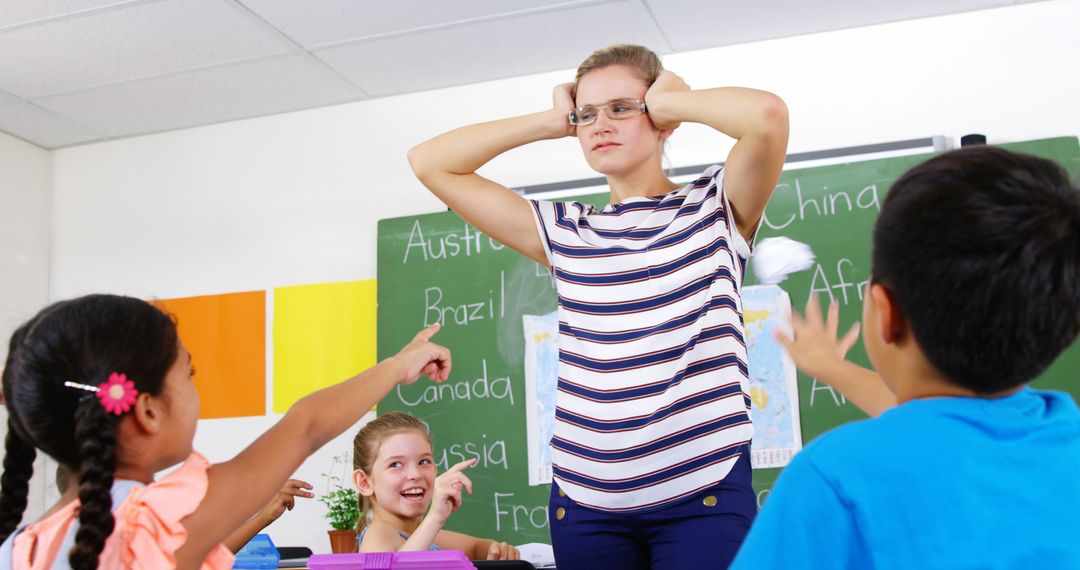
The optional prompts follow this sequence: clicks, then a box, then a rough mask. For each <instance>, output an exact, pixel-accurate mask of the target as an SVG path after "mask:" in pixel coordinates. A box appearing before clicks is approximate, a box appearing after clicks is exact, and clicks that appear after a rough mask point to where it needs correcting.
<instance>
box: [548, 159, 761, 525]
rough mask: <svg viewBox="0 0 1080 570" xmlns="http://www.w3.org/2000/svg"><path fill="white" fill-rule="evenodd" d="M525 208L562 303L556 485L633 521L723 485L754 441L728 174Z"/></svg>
mask: <svg viewBox="0 0 1080 570" xmlns="http://www.w3.org/2000/svg"><path fill="white" fill-rule="evenodd" d="M530 203H531V205H532V207H533V212H534V216H535V219H536V223H537V228H538V230H539V232H540V236H541V241H543V242H544V248H545V250H546V253H547V258H548V261H549V263H550V264H551V267H552V272H553V275H554V278H555V283H556V291H557V293H558V304H559V307H558V316H559V368H558V370H559V380H558V394H557V396H556V411H555V429H554V433H553V437H552V440H551V447H552V464H553V465H552V469H553V476H554V479H555V480H556V482H557V483H558V484H559V487H560V488H561V489H562V490H564V491H565V492H566V493H567V495H569V496H570V498H571V499H573V500H574V501H576V502H578V503H579V504H582V505H585V506H589V507H593V508H597V509H603V510H610V511H631V510H640V509H648V508H652V507H657V506H661V505H664V504H667V503H671V502H674V501H676V500H678V499H680V498H682V497H685V496H687V495H691V494H693V493H695V492H697V491H699V490H702V489H705V488H708V487H710V486H713V485H715V484H716V483H718V482H719V481H721V480H723V479H724V477H725V476H727V474H728V472H729V471H730V470H731V468H732V466H733V465H734V464H735V461H736V460H737V459H738V457H739V456H740V454H742V453H747V452H749V449H748V448H749V441H750V439H751V437H752V436H753V426H752V425H751V424H750V418H749V413H750V399H749V396H748V395H747V394H748V389H747V364H746V362H747V359H746V347H745V344H744V341H743V324H742V303H741V301H740V298H739V287H740V283H741V282H742V272H743V269H744V268H745V265H746V260H747V258H748V257H749V256H750V247H749V245H748V244H747V243H746V241H745V240H744V239H743V238H742V236H741V235H740V234H739V232H738V230H737V229H735V226H734V223H733V221H732V218H731V216H730V215H729V213H730V207H729V206H728V204H727V199H726V196H725V195H724V193H723V170H722V169H721V168H720V167H719V166H712V167H710V168H708V169H707V170H705V172H703V173H702V174H701V176H700V177H698V179H697V180H695V181H693V182H691V183H690V184H688V185H686V186H684V187H682V188H679V189H677V190H674V191H672V192H671V193H669V194H667V195H664V196H655V197H638V198H631V199H629V200H626V201H624V202H622V203H620V204H616V205H613V206H607V207H605V208H604V209H603V210H601V211H597V210H596V209H595V208H593V207H592V206H589V205H584V204H581V203H578V202H566V203H561V202H547V201H530Z"/></svg>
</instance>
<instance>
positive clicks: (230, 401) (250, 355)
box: [155, 291, 266, 419]
mask: <svg viewBox="0 0 1080 570" xmlns="http://www.w3.org/2000/svg"><path fill="white" fill-rule="evenodd" d="M155 304H156V305H158V306H159V307H162V308H163V309H164V310H165V311H167V312H169V313H172V314H173V315H176V319H177V327H178V328H179V332H180V339H181V340H182V341H183V342H184V345H185V346H186V347H187V349H188V351H189V352H191V357H192V364H193V365H194V366H195V368H196V374H195V388H196V389H197V390H198V391H199V399H200V400H201V403H202V405H201V408H200V410H199V418H201V419H208V418H230V417H238V416H261V415H263V414H265V413H266V293H265V292H264V291H252V292H249V293H230V294H226V295H205V296H200V297H186V298H182V299H163V300H160V301H156V302H155Z"/></svg>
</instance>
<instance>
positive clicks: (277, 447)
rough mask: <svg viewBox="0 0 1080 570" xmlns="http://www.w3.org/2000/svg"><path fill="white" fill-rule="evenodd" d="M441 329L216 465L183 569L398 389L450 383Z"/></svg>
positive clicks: (294, 412) (191, 529)
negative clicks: (423, 378) (425, 380)
mask: <svg viewBox="0 0 1080 570" xmlns="http://www.w3.org/2000/svg"><path fill="white" fill-rule="evenodd" d="M438 328H439V326H438V325H432V326H431V327H428V328H426V329H424V330H422V331H420V333H418V334H417V335H416V337H415V338H413V340H412V342H411V343H409V345H408V346H406V347H405V348H403V349H401V351H400V352H398V353H397V354H396V355H394V356H392V357H390V358H387V359H386V360H384V361H382V362H380V363H379V364H377V365H375V366H374V367H372V368H370V369H368V370H366V371H364V372H361V373H360V374H357V375H356V376H353V377H352V378H350V379H348V380H346V381H344V382H342V383H340V384H337V385H334V386H331V387H329V388H325V389H323V390H319V391H317V392H314V393H312V394H309V395H308V396H306V397H304V398H303V399H301V400H300V401H298V402H296V403H295V404H293V406H292V407H291V408H290V409H289V411H288V413H286V414H285V417H283V418H282V419H281V421H279V422H278V423H277V424H276V425H274V427H272V428H270V430H269V431H267V432H266V433H264V434H263V435H262V436H260V437H259V438H258V439H257V440H255V442H254V443H252V444H251V445H250V446H248V448H247V449H245V450H243V451H242V452H240V454H239V455H237V456H236V457H235V458H233V459H232V460H230V461H227V462H225V463H219V464H215V465H214V466H213V467H211V468H210V471H209V479H210V481H209V488H208V489H207V492H206V496H205V497H204V498H203V501H202V503H200V504H199V507H198V509H197V510H196V511H195V512H194V513H192V514H191V515H189V516H188V517H187V518H185V519H184V521H183V525H184V528H185V529H186V530H187V532H188V537H187V541H186V542H185V543H184V545H183V546H182V547H181V548H180V549H179V550H178V551H177V553H176V559H177V567H179V568H197V567H198V566H199V565H200V564H201V563H202V560H203V559H204V558H205V557H206V555H207V553H208V552H209V551H210V550H211V549H212V548H213V547H214V546H216V545H217V544H219V543H221V542H222V541H223V540H225V538H226V537H227V536H228V535H229V534H230V533H231V532H232V531H233V530H235V529H236V528H238V527H239V526H240V525H241V524H242V523H243V522H244V520H245V519H247V517H248V516H249V515H250V514H251V513H252V512H254V511H255V510H256V509H258V508H259V507H260V506H262V505H263V504H264V503H266V501H267V500H269V499H270V497H272V496H273V495H274V493H276V492H277V491H278V490H279V489H280V488H281V485H282V484H283V483H284V482H285V481H286V480H287V479H288V478H289V477H290V476H291V475H292V474H293V472H294V471H296V468H297V467H299V466H300V464H301V463H303V462H304V460H305V459H307V458H308V456H310V455H311V454H312V453H314V452H315V451H316V450H318V449H319V448H320V447H322V446H323V445H325V444H326V443H327V442H329V441H330V440H331V439H333V438H334V437H336V436H338V435H340V434H341V433H342V432H344V431H345V430H346V429H348V428H350V427H351V426H353V425H354V424H355V423H356V422H357V421H359V420H360V418H361V417H362V416H363V415H364V414H365V413H367V411H368V410H370V409H371V407H372V406H373V405H374V404H375V403H377V402H378V401H379V400H380V399H381V398H382V397H383V396H385V395H386V394H387V393H388V392H389V391H390V390H391V389H392V388H393V387H394V386H396V385H397V384H411V383H412V382H415V381H416V380H417V378H419V377H420V375H422V374H423V375H427V376H428V377H429V378H431V379H432V380H434V381H436V382H440V381H443V380H446V379H447V378H448V377H449V374H450V352H449V351H448V350H447V349H445V348H443V347H441V346H439V345H437V344H434V343H432V342H430V339H431V336H432V335H434V334H435V333H436V332H438Z"/></svg>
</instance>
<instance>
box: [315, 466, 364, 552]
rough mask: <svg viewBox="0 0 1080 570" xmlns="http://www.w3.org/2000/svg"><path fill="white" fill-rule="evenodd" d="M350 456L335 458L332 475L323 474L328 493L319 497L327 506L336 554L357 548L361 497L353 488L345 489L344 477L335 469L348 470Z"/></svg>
mask: <svg viewBox="0 0 1080 570" xmlns="http://www.w3.org/2000/svg"><path fill="white" fill-rule="evenodd" d="M348 466H349V461H348V454H343V455H339V456H336V457H334V459H333V462H332V463H331V466H330V473H323V478H324V479H325V480H326V492H325V493H323V494H322V495H321V496H320V497H319V502H320V503H322V504H324V505H326V515H325V517H326V520H328V521H330V527H331V528H332V529H333V530H329V531H327V533H328V534H329V535H330V550H331V552H334V553H341V552H353V551H354V550H355V548H356V521H357V520H359V518H360V514H361V513H360V495H359V494H358V493H357V492H356V489H353V488H352V487H351V486H349V487H345V486H343V485H342V484H341V483H342V477H340V476H338V475H335V474H334V471H335V469H347V468H348Z"/></svg>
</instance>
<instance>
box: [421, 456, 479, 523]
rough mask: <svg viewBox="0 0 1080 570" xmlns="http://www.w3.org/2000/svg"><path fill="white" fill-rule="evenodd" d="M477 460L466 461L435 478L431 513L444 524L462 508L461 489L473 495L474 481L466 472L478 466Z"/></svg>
mask: <svg viewBox="0 0 1080 570" xmlns="http://www.w3.org/2000/svg"><path fill="white" fill-rule="evenodd" d="M476 461H477V458H475V457H474V458H472V459H466V460H465V461H462V462H460V463H457V464H456V465H454V466H453V467H451V468H449V469H447V470H446V472H445V473H443V474H442V475H439V476H438V477H436V478H435V490H434V491H435V494H434V495H433V496H432V499H431V513H430V514H433V515H435V516H437V517H439V519H440V520H441V521H442V522H444V523H445V522H446V519H448V518H450V514H451V513H453V512H454V511H456V510H457V509H458V507H460V506H461V489H462V488H464V489H465V490H467V491H468V492H469V494H472V480H471V479H469V477H468V476H467V475H465V473H464V471H465V470H466V469H468V468H469V467H472V466H473V465H476Z"/></svg>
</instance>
